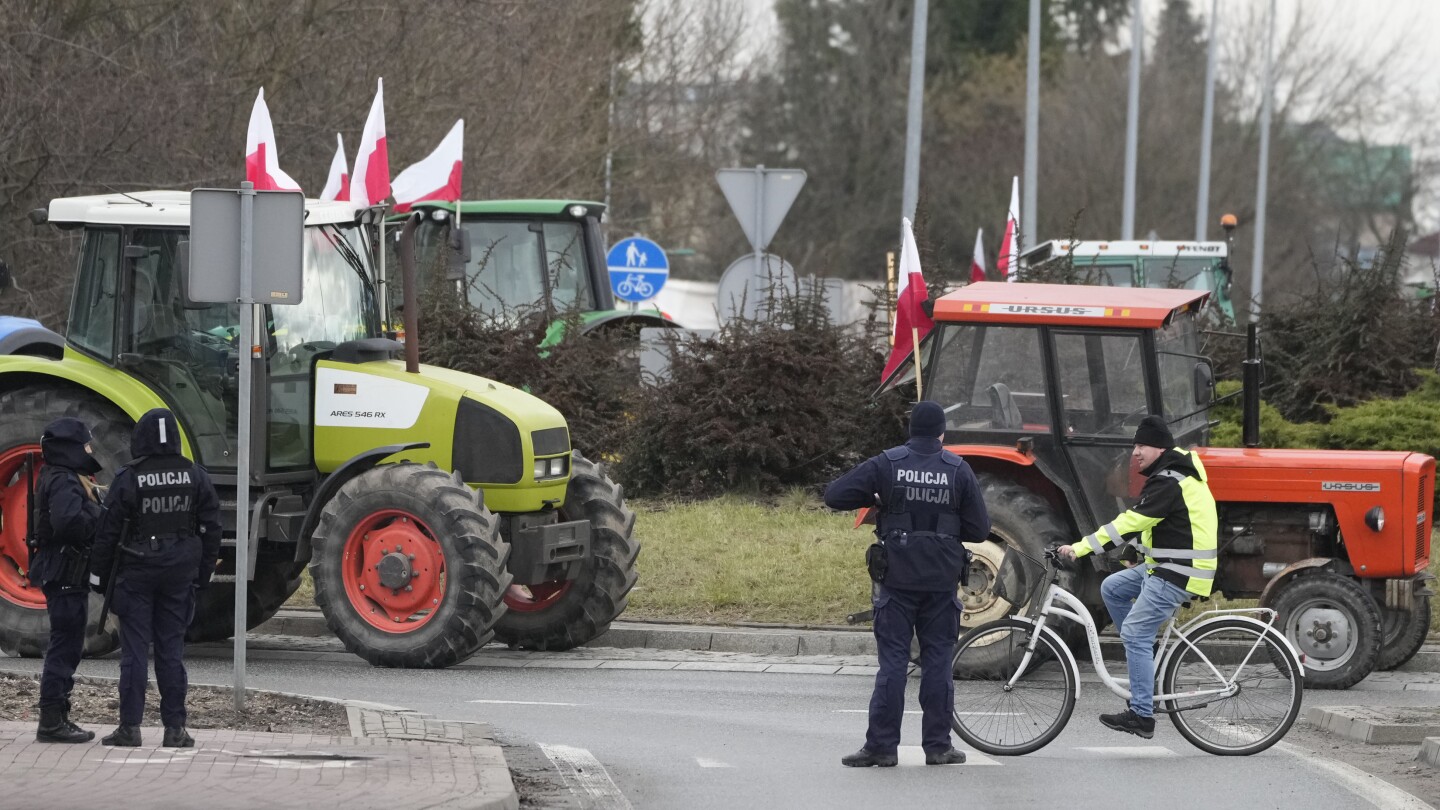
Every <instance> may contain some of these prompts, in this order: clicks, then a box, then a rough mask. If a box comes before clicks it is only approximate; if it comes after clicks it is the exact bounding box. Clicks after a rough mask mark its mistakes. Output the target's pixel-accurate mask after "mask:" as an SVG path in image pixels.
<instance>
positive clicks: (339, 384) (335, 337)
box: [0, 191, 639, 667]
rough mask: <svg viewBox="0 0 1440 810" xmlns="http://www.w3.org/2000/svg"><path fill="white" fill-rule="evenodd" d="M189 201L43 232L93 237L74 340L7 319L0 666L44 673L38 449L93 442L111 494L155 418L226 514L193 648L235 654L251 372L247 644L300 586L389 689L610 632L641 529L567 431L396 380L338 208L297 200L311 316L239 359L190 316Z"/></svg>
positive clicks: (427, 376)
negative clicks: (476, 659) (498, 651)
mask: <svg viewBox="0 0 1440 810" xmlns="http://www.w3.org/2000/svg"><path fill="white" fill-rule="evenodd" d="M189 202H190V195H189V193H188V192H177V191H154V192H141V193H135V194H112V195H102V196H92V197H75V198H65V199H56V200H53V201H51V203H50V206H49V207H48V209H40V210H38V211H36V212H34V213H33V214H32V219H33V220H34V221H36V222H37V224H38V223H44V222H49V223H50V224H51V225H54V226H55V227H57V228H60V229H62V230H78V231H80V232H81V237H82V238H81V240H80V263H79V274H78V276H77V278H76V280H75V286H74V298H73V302H72V306H71V312H70V319H69V327H68V330H67V335H66V336H65V337H64V338H63V339H62V338H60V336H58V335H55V334H54V333H50V332H47V331H46V330H44V329H43V328H41V327H38V326H36V325H34V324H33V322H25V321H21V320H20V319H8V321H7V323H9V324H10V325H11V327H12V328H13V330H14V332H15V335H12V336H10V337H11V338H12V339H10V340H8V341H7V339H6V338H7V336H6V335H4V334H0V348H5V349H8V353H7V354H5V355H4V356H0V649H3V650H4V651H6V652H8V653H10V654H19V655H39V654H41V653H42V652H43V650H44V647H45V644H46V640H47V634H48V631H47V621H46V616H45V612H44V597H43V596H42V595H41V593H40V590H39V588H38V587H37V586H35V585H33V584H32V583H30V582H29V581H28V579H27V578H26V570H27V568H28V556H27V554H26V549H25V546H24V534H25V526H26V519H27V518H26V507H27V505H28V496H27V490H28V481H27V476H29V475H33V474H34V472H33V471H34V465H36V464H38V463H39V445H38V438H39V436H40V433H41V430H42V428H43V427H44V425H45V424H46V423H47V422H48V421H50V420H51V419H53V418H55V417H57V416H61V415H71V416H77V417H79V418H81V419H83V420H84V421H85V422H86V423H87V424H89V425H90V426H91V429H92V430H93V431H94V434H95V441H94V442H93V444H94V447H95V452H96V455H97V456H98V457H99V458H100V460H101V461H102V463H104V465H105V467H106V473H104V474H102V477H103V476H104V475H108V474H113V472H114V471H115V469H116V468H118V467H119V466H120V465H122V464H124V463H125V462H126V461H127V460H128V454H129V434H130V431H131V428H132V426H133V423H134V421H135V420H136V419H137V418H138V417H139V415H140V414H142V413H144V412H145V411H146V410H148V409H150V408H153V407H162V406H163V407H168V408H169V409H171V410H172V411H174V412H175V414H176V416H177V418H178V420H179V421H180V424H181V427H182V428H183V432H184V435H183V439H184V448H185V453H186V455H187V456H189V457H190V458H192V459H194V460H195V461H196V462H198V463H200V464H203V465H204V466H205V467H206V468H207V469H208V470H209V471H210V473H211V477H212V478H213V479H214V481H215V483H216V486H217V489H219V491H220V496H221V501H222V503H223V504H224V506H225V507H226V509H225V512H226V518H227V537H226V539H225V543H224V548H223V549H222V555H221V560H220V563H219V567H218V569H217V576H216V578H215V580H214V582H215V583H216V584H215V585H212V587H211V588H209V589H208V590H207V591H206V592H205V593H203V594H202V595H201V598H200V601H199V604H198V606H197V609H196V616H195V619H194V621H193V623H192V625H191V630H190V639H191V640H192V641H205V640H218V639H223V638H226V637H228V636H230V635H232V634H233V633H234V631H235V628H234V624H233V617H232V614H233V608H232V605H233V600H234V590H233V589H234V571H235V559H234V554H235V541H234V537H233V534H234V510H235V509H236V508H237V506H238V505H237V503H236V500H237V498H236V493H237V491H238V490H237V486H236V478H235V472H236V460H237V456H238V448H237V447H236V439H237V432H238V431H237V427H238V416H239V413H238V410H239V409H238V396H237V394H238V387H239V386H238V379H239V377H238V372H239V363H240V362H242V361H243V359H244V358H245V357H246V356H247V355H248V356H250V357H252V358H253V360H252V362H253V370H254V386H253V390H254V401H253V403H252V409H251V413H252V414H254V417H253V418H254V424H253V425H252V429H251V436H252V442H251V447H250V448H249V451H250V453H251V459H252V466H251V470H252V475H251V481H250V485H251V499H250V502H249V503H248V504H245V505H244V508H248V509H250V510H251V515H252V519H251V521H250V526H251V538H250V541H251V542H250V543H249V554H250V571H251V572H252V579H251V581H250V583H249V601H248V613H247V622H246V623H247V625H248V626H249V627H254V626H256V625H258V624H259V623H261V622H263V621H265V620H266V619H268V618H269V617H271V616H272V615H274V613H275V611H276V610H278V609H279V607H280V606H281V605H282V604H283V603H284V602H285V601H286V600H287V599H288V598H289V597H290V595H291V594H293V593H294V592H295V590H296V588H297V587H298V586H299V583H300V578H301V574H302V572H303V571H304V569H305V567H306V566H307V565H308V566H309V568H310V571H311V574H312V577H313V579H314V583H315V601H316V603H317V604H318V605H319V606H320V608H321V609H322V610H323V611H324V613H325V618H326V621H327V623H328V624H329V626H330V628H331V630H332V631H334V632H335V634H336V635H337V636H338V637H339V638H340V639H341V640H342V641H343V642H344V643H345V645H346V647H347V648H348V649H349V650H351V651H352V652H354V653H356V654H357V655H359V656H361V657H362V658H364V659H366V660H367V661H369V662H371V663H372V664H375V665H379V666H394V667H443V666H448V665H451V664H454V663H456V662H459V661H463V660H464V659H466V658H467V657H469V656H470V655H471V654H473V653H474V652H475V651H476V650H478V649H480V647H481V646H483V645H484V644H486V643H487V642H488V641H490V640H491V639H492V638H498V639H500V640H502V641H505V642H507V643H509V644H511V645H514V646H522V647H526V648H533V649H551V650H556V649H568V648H570V647H574V646H577V645H580V644H584V643H585V642H587V641H590V640H591V639H593V638H595V637H596V636H599V635H600V634H601V633H603V632H605V630H606V629H607V628H608V627H609V625H610V622H611V621H612V620H613V619H615V617H617V616H619V615H620V613H621V612H622V611H623V610H624V609H625V605H626V601H627V599H628V595H629V592H630V589H631V588H632V587H634V584H635V580H636V570H635V564H636V558H637V557H638V554H639V545H638V543H637V542H636V541H635V539H634V537H633V530H634V524H635V518H634V513H633V512H631V511H630V510H629V509H628V508H627V507H626V506H625V501H624V497H623V495H622V493H621V490H620V487H618V486H617V485H616V484H615V483H614V482H613V481H611V480H610V479H609V478H608V477H607V476H606V475H605V473H604V472H603V471H602V470H601V469H600V467H599V466H597V465H596V464H595V463H593V462H591V461H589V460H587V459H586V458H584V457H583V456H581V455H580V454H579V453H576V452H573V451H572V449H571V447H570V437H569V432H568V429H567V427H566V423H565V420H564V418H563V417H562V416H561V414H560V413H559V412H558V411H556V410H555V409H554V408H552V407H550V406H549V405H547V404H546V403H544V402H542V401H540V400H539V399H537V398H535V397H533V396H531V395H529V394H527V393H525V392H523V391H520V390H517V389H515V388H511V387H509V386H506V385H502V384H500V383H496V382H493V381H490V380H487V379H484V378H481V377H477V376H472V375H468V374H462V373H459V372H456V371H453V370H449V369H443V368H435V367H431V366H419V365H418V364H416V365H414V366H409V365H408V364H406V363H404V362H401V361H400V360H398V359H397V357H398V355H399V354H400V353H401V351H402V349H403V348H404V347H403V346H402V344H400V343H399V342H397V341H396V340H394V339H393V338H392V337H387V336H385V335H384V334H382V332H381V321H380V318H381V312H382V310H383V304H382V302H381V300H380V296H379V295H378V294H377V288H378V286H379V285H378V283H377V279H376V277H375V274H374V271H373V267H374V262H373V250H372V244H373V243H372V240H371V239H370V238H369V233H368V227H369V226H364V225H361V224H359V223H358V222H357V215H356V213H355V212H354V211H353V210H352V209H351V208H350V206H349V205H348V204H345V203H327V202H318V201H313V200H311V201H307V204H306V219H305V267H304V293H303V296H302V301H301V303H300V304H298V305H291V306H274V307H263V308H260V314H259V315H258V316H257V320H259V321H260V322H261V327H260V328H257V330H256V334H257V336H258V337H257V343H258V345H256V346H255V347H253V348H251V350H250V351H246V348H247V347H240V346H237V345H236V338H235V335H236V334H237V333H238V329H237V321H238V307H237V306H235V305H223V304H217V305H207V304H196V303H193V302H190V301H188V300H187V298H186V295H185V291H186V284H185V273H186V268H185V262H184V260H183V259H182V256H184V255H185V254H186V253H187V246H186V242H185V240H186V238H187V234H188V228H189V220H190V207H189ZM368 217H369V213H368V212H361V214H360V216H359V217H358V218H359V219H366V218H368ZM5 328H6V326H5V325H3V324H0V330H4V329H5ZM21 333H23V337H19V335H20V334H21ZM411 340H412V341H414V340H415V336H413V335H412V336H411ZM512 584H523V585H525V586H526V588H512V587H510V586H511V585H512ZM97 613H98V610H97V611H92V612H91V615H92V617H93V616H95V615H96V614H97ZM92 622H93V619H92ZM116 644H117V636H116V631H115V627H114V625H113V624H111V625H110V626H107V627H92V628H91V631H90V633H89V638H88V641H87V645H86V650H87V652H89V653H90V654H103V653H105V652H108V651H110V650H112V649H114V648H115V646H116Z"/></svg>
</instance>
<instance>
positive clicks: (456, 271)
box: [445, 228, 470, 281]
mask: <svg viewBox="0 0 1440 810" xmlns="http://www.w3.org/2000/svg"><path fill="white" fill-rule="evenodd" d="M449 244H450V251H449V258H448V261H447V263H446V265H445V280H446V281H464V280H465V268H466V266H468V265H469V264H470V232H469V231H467V230H465V229H464V228H451V229H450V237H449Z"/></svg>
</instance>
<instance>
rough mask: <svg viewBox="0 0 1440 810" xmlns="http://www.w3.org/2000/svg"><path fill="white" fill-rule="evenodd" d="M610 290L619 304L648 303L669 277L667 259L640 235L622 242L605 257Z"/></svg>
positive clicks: (654, 245) (658, 249)
mask: <svg viewBox="0 0 1440 810" xmlns="http://www.w3.org/2000/svg"><path fill="white" fill-rule="evenodd" d="M605 266H606V269H608V270H609V271H610V287H611V289H613V290H614V291H615V297H616V298H619V299H620V300H621V301H629V302H631V303H633V304H638V303H640V302H641V301H649V300H650V299H651V298H654V297H655V296H656V295H657V294H659V292H660V288H661V287H664V286H665V281H666V280H667V279H669V278H670V260H669V259H667V258H665V251H663V250H661V249H660V246H659V245H657V244H655V243H654V242H651V241H650V240H649V239H645V238H643V237H639V236H632V237H630V238H629V239H621V240H620V241H619V242H616V243H615V245H614V247H612V248H610V252H609V253H608V254H606V256H605Z"/></svg>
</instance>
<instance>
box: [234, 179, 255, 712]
mask: <svg viewBox="0 0 1440 810" xmlns="http://www.w3.org/2000/svg"><path fill="white" fill-rule="evenodd" d="M254 230H255V184H254V183H251V182H248V181H247V182H244V183H241V184H240V299H239V304H240V369H239V371H240V402H239V405H240V408H239V410H240V416H239V425H238V434H239V435H238V437H237V439H238V441H237V448H238V450H239V457H238V458H236V459H235V487H236V492H235V710H236V711H244V710H245V600H246V598H247V594H246V591H247V590H248V589H249V584H250V582H249V581H250V394H251V390H250V389H251V386H252V384H253V383H254V376H255V368H254V363H255V350H254V346H255V302H254V299H253V298H252V297H251V295H250V293H251V289H250V288H251V287H252V286H253V283H254V281H253V280H254V257H255V250H254V245H255V243H254V240H255V233H254Z"/></svg>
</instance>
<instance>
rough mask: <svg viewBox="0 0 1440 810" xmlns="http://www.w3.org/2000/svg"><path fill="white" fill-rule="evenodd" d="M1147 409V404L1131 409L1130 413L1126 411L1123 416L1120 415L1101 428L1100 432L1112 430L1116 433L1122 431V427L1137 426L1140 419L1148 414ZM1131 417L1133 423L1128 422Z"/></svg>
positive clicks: (1148, 408)
mask: <svg viewBox="0 0 1440 810" xmlns="http://www.w3.org/2000/svg"><path fill="white" fill-rule="evenodd" d="M1149 410H1150V407H1149V406H1148V405H1141V406H1140V408H1139V409H1138V410H1134V411H1131V412H1130V413H1127V414H1125V415H1124V416H1122V417H1120V418H1119V419H1118V420H1116V421H1114V422H1111V423H1110V424H1108V425H1106V426H1105V427H1103V428H1101V429H1100V432H1101V433H1110V432H1112V431H1114V432H1116V433H1124V432H1125V430H1124V429H1125V428H1127V427H1139V426H1140V420H1141V419H1144V418H1145V417H1146V416H1147V415H1148V412H1149ZM1137 417H1138V418H1137ZM1132 419H1134V420H1135V422H1134V424H1133V425H1132V424H1131V422H1130V420H1132Z"/></svg>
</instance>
